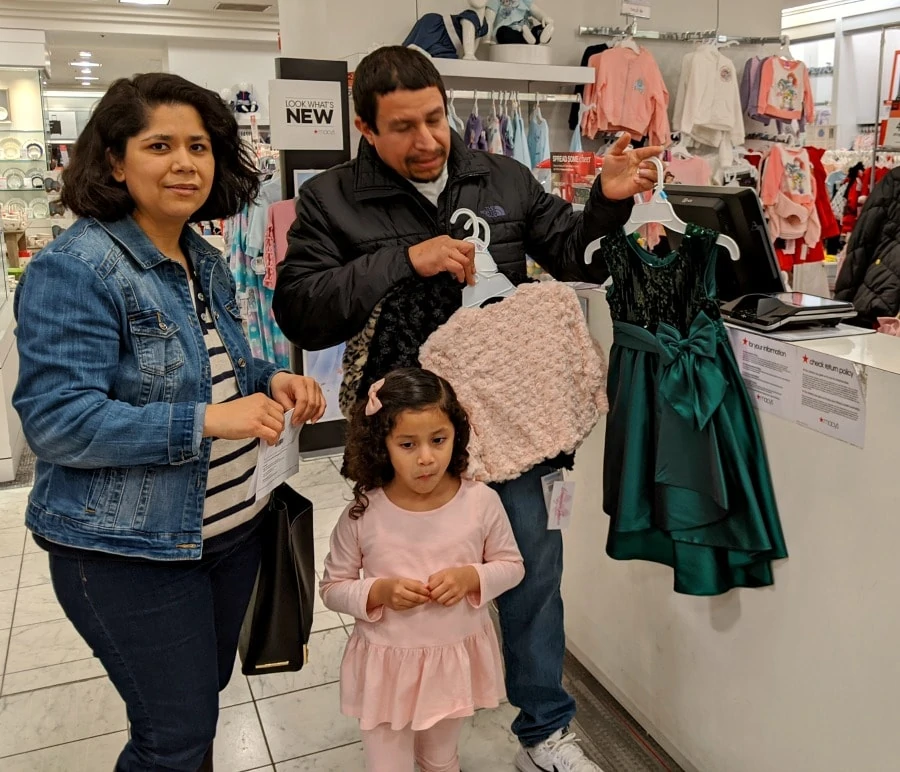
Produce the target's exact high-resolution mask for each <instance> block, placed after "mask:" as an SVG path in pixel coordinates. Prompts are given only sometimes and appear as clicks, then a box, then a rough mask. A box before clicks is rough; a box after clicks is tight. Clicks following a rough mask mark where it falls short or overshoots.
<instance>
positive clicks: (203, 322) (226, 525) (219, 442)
mask: <svg viewBox="0 0 900 772" xmlns="http://www.w3.org/2000/svg"><path fill="white" fill-rule="evenodd" d="M191 295H192V296H193V297H194V302H195V304H196V307H197V316H198V318H199V320H200V329H201V330H202V331H203V340H204V342H205V343H206V350H207V352H208V353H209V366H210V371H211V373H212V403H213V404H221V403H223V402H233V401H234V400H236V399H240V397H241V393H240V390H239V389H238V384H237V379H236V378H235V375H234V364H233V363H232V361H231V357H230V356H229V355H228V351H227V350H226V349H225V346H224V344H223V343H222V338H221V336H220V335H219V331H218V330H217V329H216V326H215V324H214V322H213V319H212V312H211V310H210V307H209V304H208V302H207V298H206V297H205V296H204V295H203V292H202V291H199V290H197V289H196V286H195V284H194V282H193V281H191ZM258 447H259V440H258V439H249V440H224V439H220V438H216V439H214V440H213V442H212V450H211V454H210V458H209V475H208V477H207V481H206V501H205V503H204V507H203V540H204V541H208V540H209V539H214V538H215V537H217V536H220V535H222V534H223V533H226V532H227V531H231V530H232V529H234V528H238V527H239V526H242V525H244V524H245V523H249V522H250V521H251V520H253V519H254V518H255V517H256V516H257V515H258V514H259V513H260V512H261V511H262V509H263V508H264V507H265V505H266V503H267V502H266V499H262V500H261V501H259V502H255V501H254V497H255V496H254V493H253V491H250V490H249V486H250V479H251V478H252V477H253V472H254V470H255V469H256V460H257V455H258Z"/></svg>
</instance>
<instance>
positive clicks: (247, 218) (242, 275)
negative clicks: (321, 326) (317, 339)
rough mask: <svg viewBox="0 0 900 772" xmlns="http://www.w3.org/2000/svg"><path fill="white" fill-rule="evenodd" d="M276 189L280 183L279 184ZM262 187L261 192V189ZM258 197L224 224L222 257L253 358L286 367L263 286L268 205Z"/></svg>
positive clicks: (286, 350)
mask: <svg viewBox="0 0 900 772" xmlns="http://www.w3.org/2000/svg"><path fill="white" fill-rule="evenodd" d="M279 187H280V183H279ZM265 189H266V188H265V186H264V188H263V190H265ZM270 205H271V204H270V202H268V201H267V200H266V199H265V198H263V197H262V194H261V197H260V198H259V199H258V200H257V201H256V203H254V204H251V205H250V206H246V207H244V209H243V210H242V211H241V212H240V213H239V214H237V215H235V216H234V217H231V218H229V219H228V220H227V221H226V223H225V229H224V233H223V235H224V237H225V244H226V247H227V250H226V258H227V260H228V266H229V268H230V269H231V273H232V275H233V276H234V281H235V285H236V297H237V298H238V302H239V304H240V306H241V311H242V315H243V316H244V328H245V330H246V332H247V339H248V341H249V343H250V350H251V351H252V352H253V356H255V357H259V358H260V359H265V360H266V361H267V362H273V363H274V364H277V365H278V366H279V367H284V368H290V363H291V353H290V352H291V347H290V343H289V341H288V339H287V338H286V337H285V336H284V333H283V332H282V331H281V328H280V327H279V326H278V324H277V322H276V321H275V315H274V314H273V312H272V296H273V295H274V294H275V293H274V291H273V290H271V289H269V288H268V287H267V286H266V285H265V273H266V265H265V260H264V258H263V250H264V249H265V234H266V226H267V222H268V209H269V206H270Z"/></svg>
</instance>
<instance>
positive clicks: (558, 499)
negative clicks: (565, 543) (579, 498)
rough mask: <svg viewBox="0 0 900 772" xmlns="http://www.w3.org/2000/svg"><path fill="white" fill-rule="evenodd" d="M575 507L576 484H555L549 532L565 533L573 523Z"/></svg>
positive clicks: (551, 498)
mask: <svg viewBox="0 0 900 772" xmlns="http://www.w3.org/2000/svg"><path fill="white" fill-rule="evenodd" d="M574 506H575V483H574V482H558V483H554V484H553V495H552V496H551V497H550V510H549V517H548V518H547V530H550V531H564V530H565V529H566V528H568V527H569V523H571V522H572V510H573V508H574Z"/></svg>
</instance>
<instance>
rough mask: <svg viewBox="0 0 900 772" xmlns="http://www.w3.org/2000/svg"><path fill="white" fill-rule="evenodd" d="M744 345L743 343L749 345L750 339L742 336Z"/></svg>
mask: <svg viewBox="0 0 900 772" xmlns="http://www.w3.org/2000/svg"><path fill="white" fill-rule="evenodd" d="M744 345H745V346H749V345H750V341H749V340H747V339H746V338H744Z"/></svg>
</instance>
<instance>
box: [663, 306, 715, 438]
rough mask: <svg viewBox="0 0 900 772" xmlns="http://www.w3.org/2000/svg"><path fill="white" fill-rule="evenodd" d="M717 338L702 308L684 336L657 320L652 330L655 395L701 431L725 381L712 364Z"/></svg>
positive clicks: (713, 363) (712, 325) (713, 408)
mask: <svg viewBox="0 0 900 772" xmlns="http://www.w3.org/2000/svg"><path fill="white" fill-rule="evenodd" d="M717 346H718V337H717V335H716V325H715V323H714V322H713V321H712V320H711V319H710V318H709V317H708V316H707V315H706V314H705V313H703V312H702V311H701V312H700V313H699V314H697V316H696V317H695V318H694V322H693V324H691V329H690V330H689V331H688V334H687V337H682V335H681V333H680V332H679V331H678V330H677V329H676V328H674V327H672V325H670V324H666V323H665V322H661V323H660V324H659V326H658V327H657V329H656V347H657V350H658V351H659V358H660V364H661V365H662V368H661V372H660V375H659V394H660V396H662V397H663V398H665V400H666V401H667V402H668V403H669V404H670V405H671V406H672V408H673V409H674V410H675V412H676V413H677V414H678V415H679V416H681V417H682V418H683V419H684V420H685V421H691V420H694V421H696V426H697V428H698V429H700V430H703V429H705V428H706V425H707V423H709V420H710V418H712V417H713V415H714V414H715V412H716V410H718V408H719V405H721V404H722V400H723V399H724V397H725V390H726V389H727V388H728V384H727V382H726V380H725V376H724V375H722V371H721V370H720V369H719V367H718V365H717V364H716V347H717Z"/></svg>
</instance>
